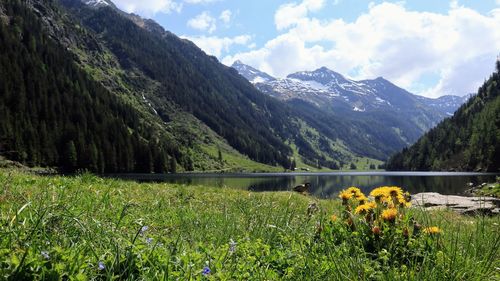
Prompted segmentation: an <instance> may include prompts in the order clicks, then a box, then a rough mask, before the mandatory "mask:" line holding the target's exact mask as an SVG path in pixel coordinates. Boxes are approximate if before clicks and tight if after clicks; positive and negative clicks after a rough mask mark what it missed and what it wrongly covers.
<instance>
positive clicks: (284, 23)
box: [274, 0, 325, 30]
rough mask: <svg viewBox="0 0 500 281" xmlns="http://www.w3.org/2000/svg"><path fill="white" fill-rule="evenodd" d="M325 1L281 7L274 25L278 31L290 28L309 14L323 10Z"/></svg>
mask: <svg viewBox="0 0 500 281" xmlns="http://www.w3.org/2000/svg"><path fill="white" fill-rule="evenodd" d="M324 3H325V1H324V0H304V1H303V2H302V3H300V4H297V3H289V4H284V5H281V6H280V7H279V8H278V11H276V14H275V15H274V23H275V25H276V28H277V29H278V30H283V29H286V28H289V27H291V26H293V25H294V24H296V23H297V22H298V21H299V20H300V19H302V18H304V17H306V16H307V14H308V13H309V12H314V11H318V10H320V9H321V8H323V5H324Z"/></svg>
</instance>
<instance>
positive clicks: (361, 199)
mask: <svg viewBox="0 0 500 281" xmlns="http://www.w3.org/2000/svg"><path fill="white" fill-rule="evenodd" d="M354 196H355V198H356V200H358V202H359V205H363V204H365V203H366V201H368V198H366V196H365V195H364V194H363V193H358V194H356V195H354Z"/></svg>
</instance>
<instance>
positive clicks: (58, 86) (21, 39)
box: [0, 0, 190, 173]
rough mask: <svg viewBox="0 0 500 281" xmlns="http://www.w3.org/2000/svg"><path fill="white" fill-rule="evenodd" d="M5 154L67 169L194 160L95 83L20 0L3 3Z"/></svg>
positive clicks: (150, 167) (0, 137) (149, 167)
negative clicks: (50, 36) (45, 30)
mask: <svg viewBox="0 0 500 281" xmlns="http://www.w3.org/2000/svg"><path fill="white" fill-rule="evenodd" d="M2 2H3V3H2V6H3V7H1V8H2V9H3V11H2V13H3V15H2V17H1V18H0V19H2V21H1V22H0V54H1V56H0V77H1V78H0V79H1V80H0V120H1V122H0V154H2V155H5V156H7V157H8V158H10V159H13V160H17V161H19V162H22V163H25V164H28V165H31V166H35V165H41V166H53V167H60V168H61V169H62V170H63V171H68V172H71V171H74V170H76V169H88V170H90V171H94V172H101V173H102V172H108V173H111V172H152V171H155V172H165V171H175V169H176V165H177V163H179V164H180V165H182V166H184V167H185V168H186V169H188V168H189V166H190V163H189V159H188V158H187V157H185V156H183V155H182V153H181V152H180V151H179V150H178V148H177V145H176V144H175V143H169V142H167V141H166V140H165V138H162V137H161V135H158V134H157V132H156V131H155V130H154V129H153V128H151V127H148V126H147V125H144V124H142V122H141V120H140V118H139V116H138V114H137V113H136V111H135V110H134V108H133V107H131V106H129V105H127V104H125V103H123V102H121V101H119V100H118V99H117V97H116V96H114V95H113V94H111V93H110V92H108V91H107V90H106V89H105V88H104V87H102V86H101V85H100V84H98V83H95V82H93V81H92V80H91V79H90V78H89V77H88V76H87V75H86V74H85V73H84V72H83V71H81V70H80V69H79V68H78V67H77V66H76V65H75V64H74V62H73V61H72V55H71V54H70V53H69V52H67V51H66V50H65V49H63V48H62V47H61V46H60V45H58V44H57V43H56V42H54V41H53V40H52V39H51V38H49V36H47V35H46V33H45V32H44V30H43V29H42V26H43V25H42V23H41V22H40V19H39V18H38V17H37V16H36V15H35V14H33V12H32V11H31V10H30V9H28V8H27V7H26V6H25V5H24V4H21V2H20V1H16V0H6V1H2Z"/></svg>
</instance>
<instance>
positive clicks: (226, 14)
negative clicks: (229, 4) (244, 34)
mask: <svg viewBox="0 0 500 281" xmlns="http://www.w3.org/2000/svg"><path fill="white" fill-rule="evenodd" d="M232 16H233V13H232V12H231V11H230V10H224V11H222V13H221V14H220V16H219V19H220V20H221V21H222V22H223V23H225V24H228V23H229V22H230V21H231V17H232Z"/></svg>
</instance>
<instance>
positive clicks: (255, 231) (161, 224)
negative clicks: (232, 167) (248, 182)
mask: <svg viewBox="0 0 500 281" xmlns="http://www.w3.org/2000/svg"><path fill="white" fill-rule="evenodd" d="M0 186H3V187H4V189H3V190H2V192H1V193H0V202H1V204H0V232H1V233H2V236H0V276H1V278H2V279H6V280H9V279H10V280H33V279H35V280H40V279H51V280H54V279H56V280H57V279H68V280H75V279H76V280H88V279H120V280H124V279H128V280H136V279H147V280H153V279H166V280H177V279H179V280H190V279H191V280H206V279H209V280H249V279H251V280H494V279H495V278H496V277H498V271H496V269H495V268H497V267H499V266H500V264H499V259H498V256H499V246H500V244H499V243H500V242H499V239H498V232H497V231H496V230H497V229H498V225H497V224H498V218H495V217H494V218H488V217H476V218H474V217H462V216H459V215H456V214H453V213H450V212H448V211H438V212H433V213H430V214H429V213H426V212H425V211H421V210H419V209H408V210H406V212H407V213H405V215H404V218H407V217H413V218H414V219H415V221H418V222H420V223H421V224H422V225H426V226H431V225H436V226H438V227H439V228H440V229H441V230H442V233H441V234H440V235H439V236H435V237H430V236H422V238H425V239H423V240H418V242H415V243H414V244H412V245H409V244H408V243H409V242H405V241H406V240H404V239H405V238H401V237H404V234H403V233H402V232H400V230H401V229H403V227H404V223H406V219H401V220H399V219H398V221H396V222H395V224H396V225H397V226H398V227H397V228H396V230H395V231H393V232H391V229H393V228H394V227H393V226H391V225H390V224H389V223H387V224H386V225H381V226H380V227H381V229H382V235H381V237H380V240H379V241H380V242H383V243H379V244H378V245H375V247H374V248H371V246H370V245H371V244H370V243H372V244H373V243H374V242H375V241H376V240H375V238H374V236H367V235H371V234H370V233H371V230H370V229H368V228H367V227H366V226H364V223H363V220H364V218H363V217H361V216H360V215H357V214H353V215H355V216H359V217H356V218H357V219H355V220H354V223H355V225H356V230H355V231H353V230H352V229H351V227H349V226H347V225H345V224H344V223H343V221H342V220H341V218H342V216H340V215H339V218H338V221H336V222H331V218H330V215H331V214H333V213H336V214H341V213H342V212H345V208H344V207H343V206H341V204H340V202H338V201H336V200H333V201H330V200H314V199H312V198H309V197H305V196H302V195H299V194H293V193H289V192H281V193H273V192H267V193H252V192H248V191H243V190H233V189H227V188H224V189H221V188H208V187H202V186H196V187H186V186H181V185H169V184H138V183H134V182H126V181H119V180H110V179H101V178H98V177H95V176H93V175H90V174H83V175H79V176H75V177H41V176H34V175H31V174H24V173H20V172H18V171H15V170H0ZM344 214H345V213H344ZM144 226H147V228H144ZM412 236H413V234H412ZM370 239H371V240H370ZM409 240H410V241H411V238H410V239H409ZM415 241H416V240H415ZM421 242H422V243H421ZM205 267H208V268H209V269H210V274H208V275H207V276H204V275H203V274H202V271H203V269H204V268H205Z"/></svg>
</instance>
